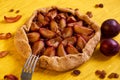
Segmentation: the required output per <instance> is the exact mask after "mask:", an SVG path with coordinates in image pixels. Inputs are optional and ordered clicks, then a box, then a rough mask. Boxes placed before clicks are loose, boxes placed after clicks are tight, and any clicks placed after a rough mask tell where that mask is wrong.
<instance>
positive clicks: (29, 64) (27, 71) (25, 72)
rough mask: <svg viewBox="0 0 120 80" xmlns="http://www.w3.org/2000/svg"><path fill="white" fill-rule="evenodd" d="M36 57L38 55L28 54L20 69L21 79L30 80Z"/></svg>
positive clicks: (37, 57)
mask: <svg viewBox="0 0 120 80" xmlns="http://www.w3.org/2000/svg"><path fill="white" fill-rule="evenodd" d="M38 59H39V56H36V55H33V54H30V56H29V58H28V59H27V61H26V63H25V65H24V67H23V69H22V74H21V80H31V78H32V73H33V72H34V69H35V66H36V63H37V61H38Z"/></svg>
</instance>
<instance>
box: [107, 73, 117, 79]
mask: <svg viewBox="0 0 120 80" xmlns="http://www.w3.org/2000/svg"><path fill="white" fill-rule="evenodd" d="M118 77H119V75H118V74H117V73H111V74H109V75H108V78H109V79H111V78H118Z"/></svg>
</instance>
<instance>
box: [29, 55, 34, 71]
mask: <svg viewBox="0 0 120 80" xmlns="http://www.w3.org/2000/svg"><path fill="white" fill-rule="evenodd" d="M35 60H36V56H35V55H33V58H32V61H31V63H30V64H29V66H28V70H29V71H28V72H32V68H33V65H34V62H35Z"/></svg>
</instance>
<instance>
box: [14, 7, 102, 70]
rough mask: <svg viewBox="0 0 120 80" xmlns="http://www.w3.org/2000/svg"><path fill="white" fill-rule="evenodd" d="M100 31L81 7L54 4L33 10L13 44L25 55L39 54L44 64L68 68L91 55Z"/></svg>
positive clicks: (41, 63)
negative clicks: (74, 7) (63, 6)
mask: <svg viewBox="0 0 120 80" xmlns="http://www.w3.org/2000/svg"><path fill="white" fill-rule="evenodd" d="M100 35H101V33H100V29H99V26H98V25H97V24H96V23H95V22H94V21H92V20H91V19H90V18H89V17H88V16H87V15H82V14H81V13H79V10H78V9H75V10H74V9H71V8H60V7H55V6H54V7H48V8H41V9H38V10H36V11H34V13H33V15H32V16H31V17H30V18H29V20H28V21H27V22H26V23H25V24H24V25H23V26H22V27H20V28H19V29H18V30H17V32H16V34H15V37H14V44H15V46H16V49H17V51H18V52H19V53H20V55H22V56H23V57H24V58H28V56H29V55H30V54H31V53H32V54H34V55H39V56H40V57H39V62H40V65H39V66H40V67H41V68H45V69H49V70H54V71H67V70H71V69H73V68H75V67H78V66H80V65H81V64H83V63H84V62H86V61H87V60H89V59H90V57H91V56H92V54H93V51H94V50H95V48H96V46H97V44H98V42H99V41H100Z"/></svg>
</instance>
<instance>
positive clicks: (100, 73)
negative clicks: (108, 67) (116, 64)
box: [95, 70, 106, 79]
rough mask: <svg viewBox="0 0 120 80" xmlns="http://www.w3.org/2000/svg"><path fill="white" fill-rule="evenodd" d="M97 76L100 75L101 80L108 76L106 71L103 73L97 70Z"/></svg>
mask: <svg viewBox="0 0 120 80" xmlns="http://www.w3.org/2000/svg"><path fill="white" fill-rule="evenodd" d="M95 74H96V75H98V76H99V78H100V79H104V78H105V76H106V72H105V71H104V70H102V71H100V70H96V71H95Z"/></svg>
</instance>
